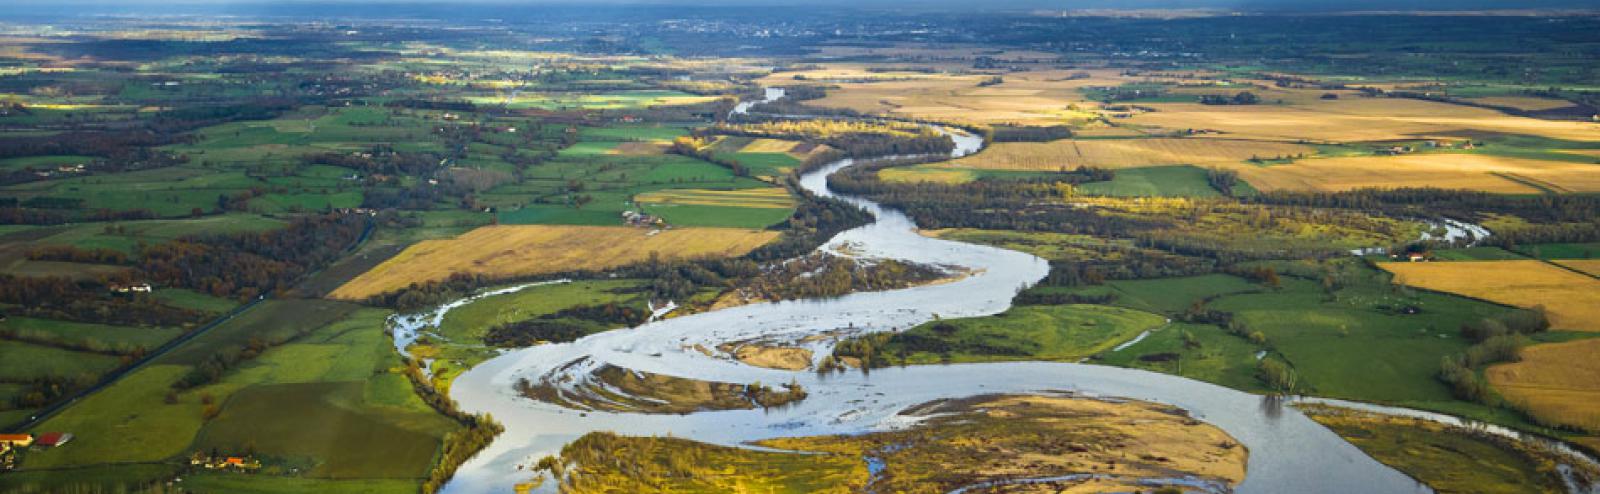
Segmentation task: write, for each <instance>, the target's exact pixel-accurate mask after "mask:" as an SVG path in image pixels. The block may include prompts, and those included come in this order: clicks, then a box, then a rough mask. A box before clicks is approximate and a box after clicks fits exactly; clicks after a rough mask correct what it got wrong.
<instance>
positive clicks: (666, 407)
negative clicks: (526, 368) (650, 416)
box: [515, 365, 806, 413]
mask: <svg viewBox="0 0 1600 494" xmlns="http://www.w3.org/2000/svg"><path fill="white" fill-rule="evenodd" d="M583 379H584V380H583V381H581V382H577V383H570V382H548V381H546V380H544V379H541V380H539V381H534V380H529V379H527V378H523V379H521V380H519V381H518V382H517V383H516V386H515V388H516V390H517V392H518V393H521V394H522V395H523V396H525V397H528V398H533V399H536V400H540V401H546V402H550V403H555V404H558V405H562V406H566V407H570V408H577V409H581V410H606V411H613V412H634V413H692V412H697V411H707V410H747V409H752V408H772V407H779V406H783V405H785V404H788V403H791V402H795V401H800V400H803V399H805V398H806V390H805V388H804V387H801V386H800V384H799V383H793V382H791V383H787V384H782V385H780V386H778V387H773V386H770V385H766V384H762V383H759V382H756V383H749V384H739V383H727V382H713V381H702V380H698V379H688V378H682V377H674V376H668V375H663V374H656V373H651V372H641V371H636V370H630V369H623V368H621V367H616V366H612V365H604V366H601V367H600V368H598V369H595V370H594V371H592V372H590V373H589V374H588V375H586V376H584V377H583Z"/></svg>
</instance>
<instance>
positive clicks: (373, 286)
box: [330, 226, 779, 300]
mask: <svg viewBox="0 0 1600 494" xmlns="http://www.w3.org/2000/svg"><path fill="white" fill-rule="evenodd" d="M778 235H779V234H778V232H772V231H755V230H741V229H731V228H676V229H671V230H662V231H660V232H659V233H651V231H649V230H644V229H639V228H630V227H592V226H489V227H482V228H478V229H476V230H473V231H471V232H468V233H466V234H464V235H462V236H459V237H456V238H452V239H448V240H429V241H424V242H419V243H417V244H416V245H413V246H411V247H409V248H407V249H406V250H405V251H403V252H401V253H400V254H399V255H397V256H395V257H394V258H392V259H389V260H388V261H384V263H383V264H379V265H378V266H377V267H375V268H373V269H372V270H371V271H368V272H366V273H363V274H362V275H361V276H358V277H356V278H355V279H353V280H351V281H350V282H349V283H347V284H345V285H344V286H341V287H339V289H338V290H335V291H334V292H333V293H331V294H330V296H332V297H335V298H343V299H352V300H358V299H362V298H365V297H368V296H372V295H377V294H380V293H384V292H388V291H393V290H397V289H400V288H405V287H406V286H408V285H410V284H412V283H425V282H429V281H439V280H443V279H445V278H448V277H449V276H450V275H451V274H454V273H469V274H481V275H488V276H493V277H506V278H509V277H516V276H531V275H538V274H550V273H560V272H569V271H579V270H604V269H609V268H614V267H618V266H621V265H624V264H627V263H632V262H638V261H644V260H647V259H650V258H651V257H653V256H659V257H660V258H662V259H670V258H694V257H702V256H739V255H742V254H744V253H746V252H749V251H750V250H751V249H754V248H756V247H760V246H761V245H762V244H765V243H767V242H769V241H772V240H773V239H776V238H778Z"/></svg>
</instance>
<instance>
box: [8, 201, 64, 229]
mask: <svg viewBox="0 0 1600 494" xmlns="http://www.w3.org/2000/svg"><path fill="white" fill-rule="evenodd" d="M8 199H9V202H10V204H9V205H7V204H6V202H7V200H8ZM16 201H17V198H15V197H9V198H0V225H60V224H62V223H66V222H67V216H66V215H64V214H61V213H56V212H51V211H40V210H37V209H31V208H21V207H17V204H16Z"/></svg>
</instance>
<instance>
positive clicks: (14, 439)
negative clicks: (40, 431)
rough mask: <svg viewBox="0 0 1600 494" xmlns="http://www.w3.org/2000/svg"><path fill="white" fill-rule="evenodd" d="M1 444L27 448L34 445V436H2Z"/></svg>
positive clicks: (0, 435)
mask: <svg viewBox="0 0 1600 494" xmlns="http://www.w3.org/2000/svg"><path fill="white" fill-rule="evenodd" d="M0 444H6V445H9V446H11V447H13V448H26V447H28V446H32V445H33V434H0Z"/></svg>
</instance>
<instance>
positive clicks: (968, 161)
mask: <svg viewBox="0 0 1600 494" xmlns="http://www.w3.org/2000/svg"><path fill="white" fill-rule="evenodd" d="M1316 152H1317V150H1316V148H1313V147H1311V146H1304V145H1299V144H1290V143H1282V142H1264V141H1236V140H1227V139H1174V138H1157V139H1064V140H1059V141H1051V142H1002V143H996V144H994V145H992V146H989V148H988V149H985V150H984V151H983V152H981V153H978V154H976V155H973V156H970V157H967V158H962V159H958V160H955V161H953V162H951V163H950V165H949V166H950V167H952V168H962V167H964V168H980V169H990V170H1025V171H1057V170H1060V169H1062V168H1063V167H1065V168H1069V169H1071V168H1077V167H1079V166H1092V167H1099V168H1137V167H1145V166H1160V165H1200V166H1207V165H1222V164H1237V163H1241V162H1244V161H1245V160H1248V159H1250V158H1256V157H1259V158H1263V159H1267V158H1274V157H1279V156H1283V157H1293V156H1296V155H1306V156H1309V155H1312V154H1316Z"/></svg>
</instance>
